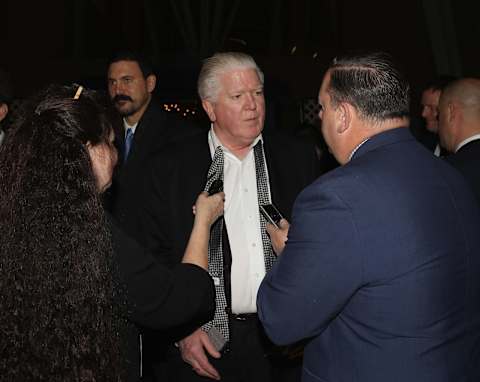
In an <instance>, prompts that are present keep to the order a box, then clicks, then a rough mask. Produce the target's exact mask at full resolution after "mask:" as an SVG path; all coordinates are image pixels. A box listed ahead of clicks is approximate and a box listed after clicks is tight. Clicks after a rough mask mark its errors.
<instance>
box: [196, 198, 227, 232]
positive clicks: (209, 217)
mask: <svg viewBox="0 0 480 382" xmlns="http://www.w3.org/2000/svg"><path fill="white" fill-rule="evenodd" d="M224 202H225V194H224V193H223V192H217V193H216V194H213V195H211V196H208V193H207V192H202V193H201V194H200V195H198V198H197V201H196V202H195V205H194V206H193V213H194V214H195V222H196V223H197V222H198V223H203V224H208V225H209V226H211V225H212V224H213V223H214V222H215V221H216V220H217V219H218V218H219V217H220V216H222V215H223V207H224Z"/></svg>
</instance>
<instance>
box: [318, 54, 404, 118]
mask: <svg viewBox="0 0 480 382" xmlns="http://www.w3.org/2000/svg"><path fill="white" fill-rule="evenodd" d="M329 70H330V84H329V86H328V89H327V92H328V93H329V95H330V97H331V99H332V103H333V104H334V105H338V104H339V103H341V102H347V103H349V104H351V105H352V106H354V107H355V108H356V109H357V110H358V112H359V113H360V115H362V116H363V117H364V118H367V119H370V120H374V121H384V120H387V119H392V118H403V117H408V115H409V112H410V110H409V103H410V96H409V85H408V82H407V81H406V79H405V78H404V77H403V75H402V73H401V72H400V70H399V69H398V68H397V67H396V65H395V64H394V63H393V60H392V58H391V57H390V55H388V54H386V53H383V52H375V53H367V54H360V55H352V56H344V57H341V58H335V59H334V60H333V62H332V64H331V65H330V68H329Z"/></svg>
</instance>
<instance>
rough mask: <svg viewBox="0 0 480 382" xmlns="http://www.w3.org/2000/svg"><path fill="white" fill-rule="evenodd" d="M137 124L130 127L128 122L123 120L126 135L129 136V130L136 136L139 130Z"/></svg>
mask: <svg viewBox="0 0 480 382" xmlns="http://www.w3.org/2000/svg"><path fill="white" fill-rule="evenodd" d="M137 125H138V122H137V123H134V124H133V125H129V124H128V122H127V120H126V119H125V118H123V128H124V130H125V135H126V134H127V129H132V133H133V134H135V130H136V129H137Z"/></svg>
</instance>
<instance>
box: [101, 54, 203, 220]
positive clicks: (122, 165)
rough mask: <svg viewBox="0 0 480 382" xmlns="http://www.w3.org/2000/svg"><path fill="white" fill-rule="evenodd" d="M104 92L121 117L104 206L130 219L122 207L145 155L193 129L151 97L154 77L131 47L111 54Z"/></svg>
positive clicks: (131, 194) (140, 172) (133, 191)
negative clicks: (113, 169) (115, 160)
mask: <svg viewBox="0 0 480 382" xmlns="http://www.w3.org/2000/svg"><path fill="white" fill-rule="evenodd" d="M107 81H108V94H109V95H110V98H111V100H112V102H113V105H114V106H115V108H116V109H117V111H118V112H119V114H120V116H121V117H122V125H123V128H122V129H121V131H119V132H118V133H117V135H116V138H115V145H116V147H117V150H118V157H119V159H118V168H117V172H116V174H115V178H114V183H113V187H112V189H111V190H110V194H109V200H108V201H107V207H108V208H109V209H110V210H111V211H112V212H113V213H114V215H115V216H116V217H117V218H118V219H119V220H120V221H122V220H128V219H130V216H128V214H129V210H128V208H126V207H127V206H128V204H129V203H130V201H131V199H132V198H133V197H135V195H136V194H137V192H138V191H139V190H138V187H140V185H141V184H142V180H143V177H144V175H145V173H144V170H145V167H146V165H147V164H148V161H149V157H150V156H151V155H152V154H154V153H158V152H159V151H161V150H163V149H165V148H166V147H168V146H169V144H170V143H172V141H174V140H176V139H181V138H182V137H184V136H187V135H189V134H192V133H196V132H197V129H195V127H194V126H193V125H192V124H191V123H190V122H186V121H184V120H179V119H177V118H176V117H173V116H171V115H168V114H167V113H166V112H164V111H163V110H162V108H161V106H160V105H159V104H158V102H156V101H155V100H154V98H153V92H154V90H155V87H156V85H157V77H156V75H155V73H154V72H153V67H152V65H151V64H150V62H149V61H148V60H147V59H146V58H145V57H143V56H142V55H140V54H139V53H136V52H132V51H120V52H118V53H116V54H115V55H113V56H112V57H111V59H110V62H109V66H108V74H107Z"/></svg>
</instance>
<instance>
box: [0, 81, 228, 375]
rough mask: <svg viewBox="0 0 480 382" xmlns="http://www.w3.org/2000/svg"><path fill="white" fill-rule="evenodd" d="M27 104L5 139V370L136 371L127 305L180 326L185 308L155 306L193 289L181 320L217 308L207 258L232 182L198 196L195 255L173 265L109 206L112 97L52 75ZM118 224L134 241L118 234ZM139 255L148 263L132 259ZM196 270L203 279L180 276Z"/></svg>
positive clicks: (1, 258)
mask: <svg viewBox="0 0 480 382" xmlns="http://www.w3.org/2000/svg"><path fill="white" fill-rule="evenodd" d="M21 115H22V117H21V119H19V120H18V121H16V122H14V124H13V126H12V128H11V129H10V130H9V134H8V135H7V137H6V139H5V141H4V144H3V145H2V146H1V148H0V195H1V199H0V230H1V244H0V376H1V377H0V379H1V380H2V381H123V380H126V379H127V378H129V379H130V378H131V376H130V377H127V372H126V371H127V369H128V368H129V366H128V362H130V360H129V359H128V357H127V355H126V354H127V344H126V340H125V339H126V332H127V331H128V325H129V324H128V323H127V320H126V319H125V317H129V318H130V319H132V318H133V319H134V320H136V321H138V322H139V323H140V324H141V325H146V326H153V327H154V328H155V329H159V328H165V327H168V326H173V325H175V324H176V320H177V319H176V318H175V317H171V318H170V319H169V320H168V321H165V320H164V319H163V318H162V320H163V321H162V320H160V318H159V319H158V320H157V321H155V317H163V315H161V314H160V313H159V312H161V311H162V310H163V309H166V310H168V309H170V308H169V306H171V305H172V301H173V299H175V300H177V299H178V298H179V297H182V296H183V297H184V301H185V302H186V304H188V305H192V306H190V307H189V306H188V305H187V306H186V307H185V306H184V307H182V308H185V309H184V311H182V313H183V315H182V317H179V318H178V320H180V321H181V323H182V324H183V323H184V322H188V320H189V319H190V318H192V316H194V315H195V314H200V315H202V314H203V315H205V314H206V311H210V310H212V309H213V288H212V286H211V280H210V278H209V277H208V275H207V274H206V272H205V271H204V270H203V269H205V268H206V266H207V264H206V263H207V247H208V232H209V227H210V225H211V224H212V223H213V221H215V220H216V218H218V216H219V215H220V214H221V212H222V209H223V202H222V197H223V194H219V195H215V196H211V197H207V196H206V195H203V194H202V195H200V196H199V198H198V199H197V203H196V217H195V225H194V228H193V231H192V236H191V238H190V242H189V245H188V246H187V250H186V253H185V257H184V262H185V263H190V264H184V268H179V270H176V271H173V272H171V271H168V270H166V269H164V268H163V267H161V266H160V265H158V264H155V262H154V260H153V259H152V258H151V257H149V256H148V254H145V253H144V252H142V251H141V249H139V248H138V246H137V245H136V244H135V243H134V242H133V241H131V240H130V239H128V238H127V237H123V236H122V233H121V231H120V230H119V229H118V227H116V226H114V225H113V226H112V224H113V222H112V221H110V219H108V218H107V217H106V216H105V213H104V211H103V208H102V204H101V196H100V194H101V192H102V191H104V190H105V189H106V188H107V187H108V186H109V184H110V182H111V176H112V171H113V168H114V166H115V163H116V151H115V149H114V147H113V143H112V142H113V137H114V134H113V126H112V121H113V119H112V115H111V114H110V111H109V109H108V108H107V107H106V106H105V103H104V102H103V100H102V99H100V97H99V96H98V95H97V94H96V93H95V92H92V91H87V90H83V91H82V89H81V88H78V87H73V86H64V87H61V86H51V87H49V88H47V89H46V90H44V91H42V92H40V93H39V94H38V95H37V96H35V97H33V98H32V99H31V100H29V101H28V102H27V103H26V104H25V106H24V110H23V111H22V113H21ZM111 230H113V234H114V235H115V238H116V239H117V240H124V243H120V244H119V243H118V242H116V243H114V244H113V245H112V240H111ZM114 247H115V248H116V250H117V249H118V251H116V252H115V253H114V251H113V248H114ZM132 251H133V252H136V253H135V254H132V253H131V252H132ZM140 252H141V253H140ZM132 256H134V257H135V258H138V261H139V263H140V266H138V267H136V268H135V267H132V269H129V267H130V265H131V264H133V263H134V262H133V261H132V260H129V259H131V258H132ZM200 267H201V268H203V269H201V268H200ZM175 272H176V273H175ZM142 275H146V276H147V277H146V278H143V277H142ZM192 275H194V276H195V277H194V279H196V280H198V288H193V289H194V290H186V289H185V288H183V289H182V288H179V287H178V286H177V284H178V285H180V284H181V281H182V280H180V279H182V278H185V277H191V276H192ZM144 279H146V280H147V281H148V282H156V283H157V285H156V286H157V287H158V288H155V286H153V285H151V284H150V285H149V288H150V289H156V290H158V295H152V294H151V293H150V295H148V296H145V295H143V292H144V290H145V289H146V287H145V285H144V284H142V283H144V282H145V280H144ZM177 279H179V280H177ZM177 281H178V282H177ZM190 289H191V288H190ZM191 301H201V302H202V306H200V304H196V305H195V304H191ZM177 305H178V303H176V304H175V306H177ZM193 305H195V306H193ZM152 306H153V308H152ZM173 311H176V310H175V309H174V310H173ZM152 313H153V314H152ZM147 317H148V319H147ZM152 317H153V318H152ZM206 319H208V317H206ZM142 321H143V322H142ZM158 321H161V322H158ZM132 375H135V372H133V373H132ZM133 379H135V378H133Z"/></svg>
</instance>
